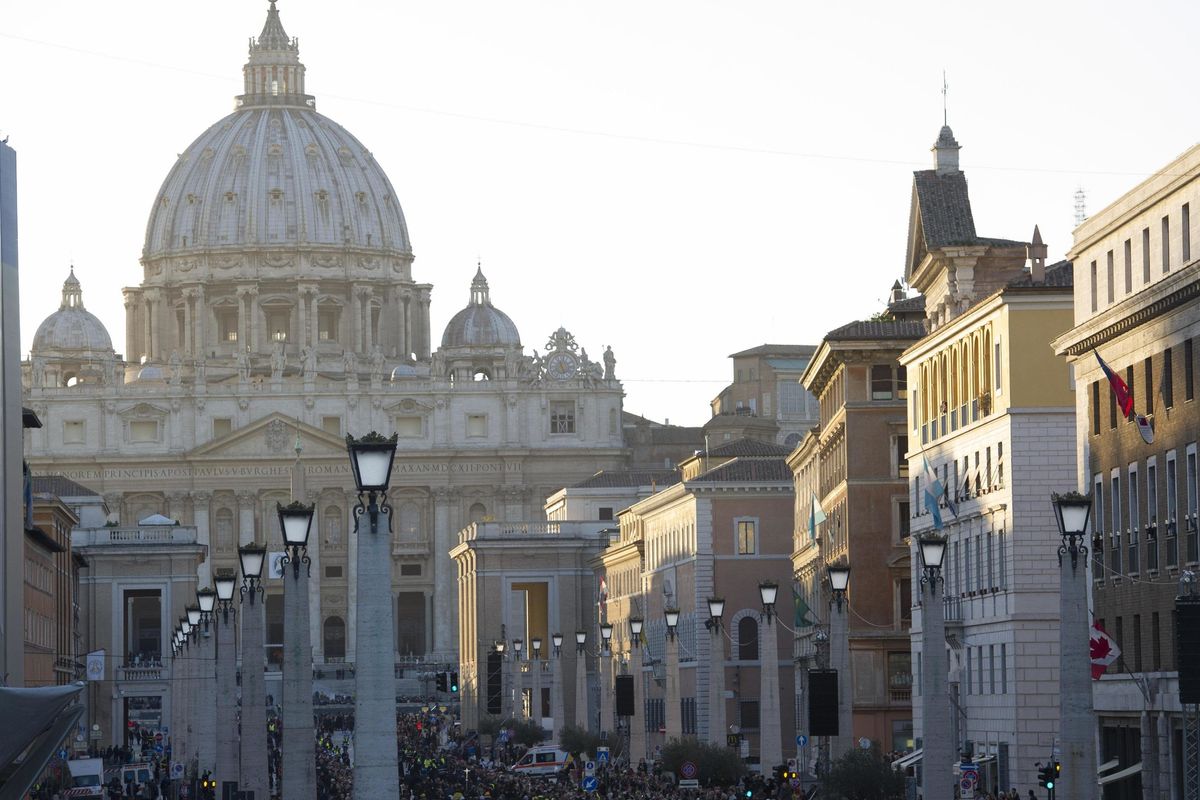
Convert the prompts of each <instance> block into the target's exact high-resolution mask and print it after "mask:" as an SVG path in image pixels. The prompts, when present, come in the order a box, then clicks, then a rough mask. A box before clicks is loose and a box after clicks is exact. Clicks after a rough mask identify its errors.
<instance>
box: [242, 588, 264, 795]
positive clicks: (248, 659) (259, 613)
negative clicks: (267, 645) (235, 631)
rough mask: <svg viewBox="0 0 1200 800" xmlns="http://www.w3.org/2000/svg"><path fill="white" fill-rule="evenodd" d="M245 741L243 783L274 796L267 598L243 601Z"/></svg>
mask: <svg viewBox="0 0 1200 800" xmlns="http://www.w3.org/2000/svg"><path fill="white" fill-rule="evenodd" d="M241 617H242V741H241V757H242V758H241V782H240V788H241V789H242V790H243V791H250V792H254V797H255V798H259V797H264V798H265V797H270V795H269V794H268V792H267V790H268V787H269V786H270V779H269V777H268V772H267V707H266V703H267V689H266V682H265V681H264V679H263V670H264V669H265V668H266V663H267V658H266V650H265V649H264V647H263V633H264V631H263V628H264V620H263V598H262V597H252V596H251V595H250V594H246V596H245V597H244V598H243V600H242V613H241Z"/></svg>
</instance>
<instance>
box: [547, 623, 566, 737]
mask: <svg viewBox="0 0 1200 800" xmlns="http://www.w3.org/2000/svg"><path fill="white" fill-rule="evenodd" d="M550 643H551V644H552V645H554V649H553V651H552V653H553V656H554V675H553V680H554V684H553V685H552V686H551V687H550V716H551V717H552V718H553V719H554V735H555V737H557V736H559V735H560V734H561V732H562V729H563V726H564V725H566V724H567V716H566V714H565V713H564V709H563V685H562V681H563V670H562V643H563V635H562V634H561V633H552V634H550Z"/></svg>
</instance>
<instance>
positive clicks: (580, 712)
mask: <svg viewBox="0 0 1200 800" xmlns="http://www.w3.org/2000/svg"><path fill="white" fill-rule="evenodd" d="M575 727H576V728H579V729H580V730H584V731H586V730H588V729H590V728H591V725H590V724H588V690H587V651H586V650H583V649H580V648H578V647H577V648H576V655H575Z"/></svg>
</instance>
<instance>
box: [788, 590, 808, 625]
mask: <svg viewBox="0 0 1200 800" xmlns="http://www.w3.org/2000/svg"><path fill="white" fill-rule="evenodd" d="M792 605H793V607H794V608H795V614H794V616H793V618H792V624H793V625H795V626H796V627H797V628H808V627H810V626H811V625H812V624H813V623H812V620H810V619H808V618H807V617H808V612H809V608H808V603H806V602H804V598H803V597H801V596H800V593H799V592H797V591H796V590H795V589H792Z"/></svg>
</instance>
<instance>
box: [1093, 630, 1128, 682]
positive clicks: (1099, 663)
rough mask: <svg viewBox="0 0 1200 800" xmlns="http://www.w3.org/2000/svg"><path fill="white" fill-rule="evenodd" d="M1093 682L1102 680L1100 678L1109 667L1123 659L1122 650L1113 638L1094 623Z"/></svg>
mask: <svg viewBox="0 0 1200 800" xmlns="http://www.w3.org/2000/svg"><path fill="white" fill-rule="evenodd" d="M1091 655H1092V680H1094V681H1098V680H1100V676H1101V675H1103V674H1104V671H1105V670H1106V669H1108V665H1109V664H1111V663H1113V662H1114V661H1116V660H1117V659H1118V658H1120V657H1121V648H1119V647H1117V643H1116V642H1114V641H1113V639H1112V637H1111V636H1109V635H1108V634H1107V633H1105V632H1104V628H1101V627H1100V626H1099V625H1097V624H1096V623H1094V622H1093V623H1092V641H1091Z"/></svg>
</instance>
